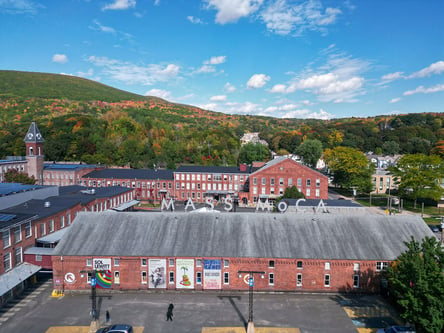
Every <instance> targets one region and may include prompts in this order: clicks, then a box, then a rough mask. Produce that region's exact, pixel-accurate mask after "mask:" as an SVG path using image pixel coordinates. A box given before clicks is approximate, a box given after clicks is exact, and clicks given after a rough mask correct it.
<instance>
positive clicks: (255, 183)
mask: <svg viewBox="0 0 444 333" xmlns="http://www.w3.org/2000/svg"><path fill="white" fill-rule="evenodd" d="M253 185H257V178H256V177H253Z"/></svg>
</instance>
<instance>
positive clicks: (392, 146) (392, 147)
mask: <svg viewBox="0 0 444 333" xmlns="http://www.w3.org/2000/svg"><path fill="white" fill-rule="evenodd" d="M400 149H401V147H400V146H399V143H397V142H396V141H386V142H384V143H383V144H382V151H383V153H384V154H388V155H392V156H393V155H396V154H398V153H399V150H400Z"/></svg>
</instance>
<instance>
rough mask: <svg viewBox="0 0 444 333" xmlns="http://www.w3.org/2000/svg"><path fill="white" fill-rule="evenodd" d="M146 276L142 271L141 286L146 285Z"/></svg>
mask: <svg viewBox="0 0 444 333" xmlns="http://www.w3.org/2000/svg"><path fill="white" fill-rule="evenodd" d="M147 281H148V280H147V275H146V272H145V271H143V272H142V284H146V283H147Z"/></svg>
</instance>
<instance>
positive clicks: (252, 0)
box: [205, 0, 263, 24]
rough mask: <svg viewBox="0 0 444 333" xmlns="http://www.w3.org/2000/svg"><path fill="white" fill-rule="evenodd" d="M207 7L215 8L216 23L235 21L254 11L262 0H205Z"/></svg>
mask: <svg viewBox="0 0 444 333" xmlns="http://www.w3.org/2000/svg"><path fill="white" fill-rule="evenodd" d="M205 2H206V3H207V9H215V10H216V11H217V14H216V23H220V24H225V23H231V22H236V21H238V20H239V19H240V18H242V17H247V16H249V15H251V14H253V13H254V12H256V11H257V10H258V9H259V7H260V6H261V5H262V3H263V0H205Z"/></svg>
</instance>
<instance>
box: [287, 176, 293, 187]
mask: <svg viewBox="0 0 444 333" xmlns="http://www.w3.org/2000/svg"><path fill="white" fill-rule="evenodd" d="M288 186H293V178H288Z"/></svg>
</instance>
